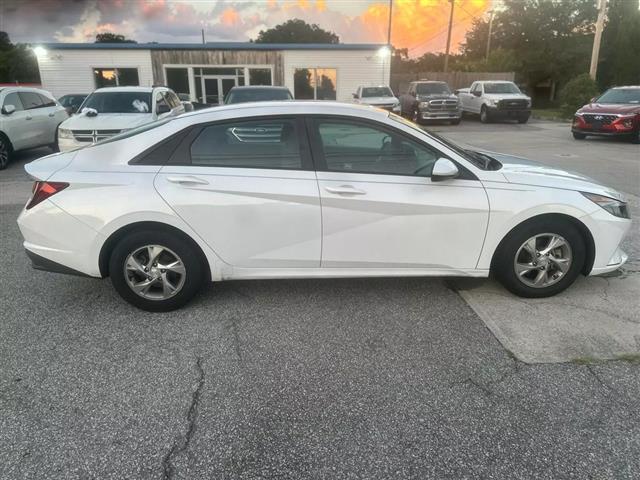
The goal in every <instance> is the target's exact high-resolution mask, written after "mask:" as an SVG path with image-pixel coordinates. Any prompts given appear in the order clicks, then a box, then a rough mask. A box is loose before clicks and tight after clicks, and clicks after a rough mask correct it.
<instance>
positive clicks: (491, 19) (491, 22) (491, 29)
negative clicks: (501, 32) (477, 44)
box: [485, 10, 493, 62]
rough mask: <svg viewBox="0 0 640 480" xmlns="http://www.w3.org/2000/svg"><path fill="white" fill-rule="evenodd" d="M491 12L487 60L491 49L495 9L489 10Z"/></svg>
mask: <svg viewBox="0 0 640 480" xmlns="http://www.w3.org/2000/svg"><path fill="white" fill-rule="evenodd" d="M487 13H488V14H489V34H488V35H487V52H486V54H485V61H487V62H488V61H489V52H490V51H491V32H492V31H493V10H489V11H488V12H487Z"/></svg>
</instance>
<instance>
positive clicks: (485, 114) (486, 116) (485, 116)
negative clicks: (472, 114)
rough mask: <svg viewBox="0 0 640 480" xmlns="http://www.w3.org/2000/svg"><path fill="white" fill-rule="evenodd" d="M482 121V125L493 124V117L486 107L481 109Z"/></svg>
mask: <svg viewBox="0 0 640 480" xmlns="http://www.w3.org/2000/svg"><path fill="white" fill-rule="evenodd" d="M480 121H481V122H482V123H491V115H490V114H489V110H488V109H487V107H486V106H485V105H483V106H482V107H481V108H480Z"/></svg>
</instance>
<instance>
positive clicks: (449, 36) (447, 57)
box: [443, 0, 454, 73]
mask: <svg viewBox="0 0 640 480" xmlns="http://www.w3.org/2000/svg"><path fill="white" fill-rule="evenodd" d="M449 2H450V3H451V12H450V13H449V31H448V32H447V51H446V53H445V54H444V70H443V71H444V72H445V73H446V72H447V70H448V69H449V49H450V48H451V29H452V27H453V5H454V0H449Z"/></svg>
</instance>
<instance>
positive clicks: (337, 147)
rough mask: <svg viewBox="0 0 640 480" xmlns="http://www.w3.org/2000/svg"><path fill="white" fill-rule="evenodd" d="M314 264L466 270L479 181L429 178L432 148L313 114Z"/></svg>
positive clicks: (474, 242)
mask: <svg viewBox="0 0 640 480" xmlns="http://www.w3.org/2000/svg"><path fill="white" fill-rule="evenodd" d="M310 123H311V126H310V131H311V134H312V145H313V155H314V160H315V161H316V162H317V164H318V165H319V169H320V170H323V171H318V173H317V175H318V184H319V188H320V197H321V204H322V226H323V245H322V267H326V268H340V267H347V268H393V269H411V268H420V269H436V270H439V271H441V270H455V269H465V270H466V269H474V268H475V266H476V264H477V262H478V258H479V256H480V251H481V248H482V243H483V240H484V236H485V232H486V228H487V222H488V219H489V204H488V199H487V195H486V193H485V191H484V188H483V186H482V184H481V183H480V181H478V180H477V179H476V178H475V177H474V176H473V174H471V172H469V171H465V170H464V168H463V167H462V166H459V168H460V169H461V175H460V177H459V178H456V179H453V180H448V181H442V182H432V181H431V179H430V175H431V170H432V169H433V165H434V163H435V161H436V160H437V159H438V158H441V157H445V158H446V155H445V154H444V153H442V152H441V151H439V150H438V148H437V146H434V145H430V144H427V143H424V142H421V141H419V140H417V139H415V137H413V136H410V135H408V134H406V133H405V132H402V131H398V130H396V129H393V128H390V127H389V126H388V125H385V124H381V123H378V122H371V121H367V120H361V119H346V118H341V117H316V118H314V119H313V121H312V122H310Z"/></svg>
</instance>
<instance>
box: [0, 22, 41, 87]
mask: <svg viewBox="0 0 640 480" xmlns="http://www.w3.org/2000/svg"><path fill="white" fill-rule="evenodd" d="M0 83H40V73H39V72H38V61H37V59H36V56H35V55H34V53H33V51H32V50H31V49H30V48H29V47H28V46H27V45H23V44H18V45H13V44H12V43H11V41H10V40H9V36H8V35H7V33H6V32H0Z"/></svg>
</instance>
